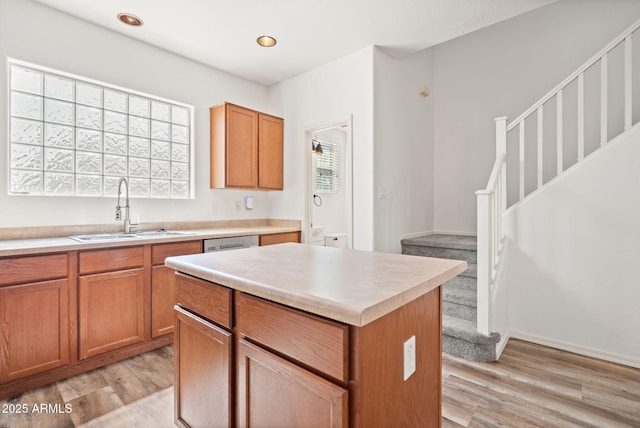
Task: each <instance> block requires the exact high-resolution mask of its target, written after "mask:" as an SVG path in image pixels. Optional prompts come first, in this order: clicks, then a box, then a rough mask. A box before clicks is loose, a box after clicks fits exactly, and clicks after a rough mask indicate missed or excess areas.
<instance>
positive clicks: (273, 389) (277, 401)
mask: <svg viewBox="0 0 640 428" xmlns="http://www.w3.org/2000/svg"><path fill="white" fill-rule="evenodd" d="M237 381H238V391H237V406H238V415H237V418H238V421H237V422H238V426H242V427H307V428H311V427H323V428H326V427H346V426H348V424H349V400H348V392H347V390H346V389H344V388H341V387H339V386H338V385H335V384H333V383H331V382H329V381H327V380H326V379H323V378H321V377H319V376H317V375H315V374H313V373H311V372H308V371H307V370H305V369H302V368H301V367H298V366H296V365H294V364H292V363H290V362H289V361H287V360H284V359H282V358H280V357H278V356H276V355H275V354H272V353H270V352H267V351H265V350H264V349H262V348H260V347H258V346H255V345H253V344H251V343H249V342H247V341H245V340H244V339H241V340H240V341H239V343H238V377H237Z"/></svg>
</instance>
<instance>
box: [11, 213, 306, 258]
mask: <svg viewBox="0 0 640 428" xmlns="http://www.w3.org/2000/svg"><path fill="white" fill-rule="evenodd" d="M164 225H165V224H162V225H161V226H158V225H153V226H155V227H153V228H152V226H151V225H144V226H147V227H146V228H145V230H157V229H158V228H159V227H164ZM98 227H99V226H98ZM167 229H168V230H172V231H183V232H187V233H188V234H186V235H161V236H144V237H139V238H132V239H123V240H114V241H109V242H105V241H101V242H78V241H75V240H73V239H71V238H69V237H68V236H54V237H46V236H45V237H30V238H28V239H0V257H6V256H19V255H29V254H43V253H53V252H62V251H73V250H91V249H97V248H112V247H123V246H132V245H144V244H160V243H165V242H180V241H195V240H201V239H210V238H226V237H230V236H244V235H268V234H273V233H285V232H299V231H300V222H298V221H286V220H285V221H278V220H274V221H271V220H269V221H267V220H256V221H246V222H245V221H219V222H202V223H173V224H169V227H167ZM49 230H53V231H54V232H55V233H56V234H61V233H65V234H66V235H77V234H83V233H99V232H102V229H99V228H98V229H96V227H93V228H92V229H86V227H85V228H84V229H77V228H73V227H65V228H55V229H53V228H49ZM54 232H52V233H54ZM106 232H113V231H112V230H106ZM16 235H17V236H19V231H18V232H16Z"/></svg>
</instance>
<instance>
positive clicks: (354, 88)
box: [269, 47, 374, 250]
mask: <svg viewBox="0 0 640 428" xmlns="http://www.w3.org/2000/svg"><path fill="white" fill-rule="evenodd" d="M373 51H374V49H373V48H372V47H369V48H365V49H362V50H360V51H358V52H356V53H353V54H351V55H347V56H346V57H343V58H341V59H339V60H337V61H334V62H331V63H329V64H325V65H323V66H321V67H318V68H315V69H313V70H311V71H309V72H306V73H303V74H301V75H298V76H296V77H293V78H291V79H288V80H286V81H284V82H281V83H278V84H276V85H274V86H272V87H271V88H270V103H271V106H272V108H273V110H276V109H278V108H281V109H282V110H281V111H280V112H279V114H281V115H284V117H285V122H284V140H285V147H284V165H285V166H284V190H283V191H282V192H270V194H269V202H270V204H271V214H270V216H271V217H272V218H296V219H298V218H300V219H302V218H303V217H304V215H305V213H304V211H305V208H304V207H305V204H306V201H304V200H303V198H304V186H305V183H306V179H305V176H304V174H305V168H304V162H305V157H304V154H305V153H307V150H309V147H307V142H306V141H305V139H304V132H305V130H306V129H310V128H312V127H313V126H315V125H318V124H321V123H323V122H328V121H333V120H336V119H340V118H344V117H348V116H352V119H353V132H352V134H353V135H352V145H353V205H354V207H353V246H354V248H356V249H366V250H371V249H373V195H372V189H373V176H374V167H373V147H374V144H373V55H374V54H373ZM276 114H277V113H276ZM303 151H304V152H303ZM303 227H304V226H303Z"/></svg>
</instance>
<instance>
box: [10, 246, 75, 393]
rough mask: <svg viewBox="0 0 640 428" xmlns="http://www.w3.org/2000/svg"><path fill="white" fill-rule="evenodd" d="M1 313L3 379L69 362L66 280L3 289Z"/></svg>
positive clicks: (25, 374)
mask: <svg viewBox="0 0 640 428" xmlns="http://www.w3.org/2000/svg"><path fill="white" fill-rule="evenodd" d="M65 260H66V259H65ZM65 268H66V266H65ZM0 315H1V316H0V382H7V381H11V380H14V379H18V378H21V377H25V376H28V375H32V374H35V373H40V372H44V371H46V370H50V369H53V368H55V367H60V366H63V365H65V364H68V363H69V284H68V281H67V280H66V279H65V280H59V281H48V282H40V283H34V284H24V285H16V286H11V287H4V288H0Z"/></svg>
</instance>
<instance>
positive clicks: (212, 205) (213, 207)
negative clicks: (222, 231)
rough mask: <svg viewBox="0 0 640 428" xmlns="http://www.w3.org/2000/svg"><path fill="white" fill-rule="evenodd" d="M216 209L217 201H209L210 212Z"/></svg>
mask: <svg viewBox="0 0 640 428" xmlns="http://www.w3.org/2000/svg"><path fill="white" fill-rule="evenodd" d="M215 211H218V201H211V212H215Z"/></svg>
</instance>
